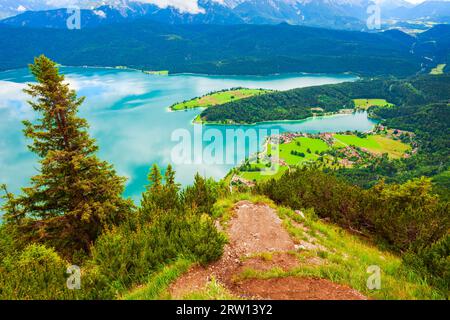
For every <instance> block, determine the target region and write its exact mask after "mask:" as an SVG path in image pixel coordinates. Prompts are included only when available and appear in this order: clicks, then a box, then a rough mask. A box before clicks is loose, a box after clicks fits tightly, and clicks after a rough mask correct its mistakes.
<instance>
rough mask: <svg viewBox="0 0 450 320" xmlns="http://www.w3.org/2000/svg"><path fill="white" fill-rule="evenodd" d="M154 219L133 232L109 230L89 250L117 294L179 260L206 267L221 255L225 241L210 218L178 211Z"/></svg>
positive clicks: (155, 216) (157, 214)
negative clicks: (186, 258)
mask: <svg viewBox="0 0 450 320" xmlns="http://www.w3.org/2000/svg"><path fill="white" fill-rule="evenodd" d="M153 216H154V220H153V221H152V222H151V223H149V224H146V225H144V226H142V227H138V228H137V229H135V230H132V229H129V228H127V227H122V228H115V229H114V230H111V231H110V232H108V233H106V234H104V235H103V236H101V237H100V238H99V239H98V241H97V242H96V244H95V246H94V247H93V249H92V264H93V265H96V266H98V268H99V272H100V274H101V275H102V276H103V277H104V279H106V282H108V283H109V285H108V286H109V287H110V288H112V289H113V290H115V293H116V294H117V293H120V291H121V290H124V289H126V288H128V287H130V285H132V284H133V283H137V282H143V281H145V279H146V278H147V277H148V275H149V274H151V273H152V272H153V271H155V270H158V269H160V268H161V267H163V266H164V265H165V264H167V263H169V262H171V261H172V260H175V259H176V258H177V257H179V256H185V257H188V258H191V259H192V260H193V261H198V262H200V263H203V264H205V263H208V262H210V261H213V260H216V259H218V258H219V257H220V256H221V255H222V252H223V246H224V244H225V242H226V239H225V237H224V236H223V235H222V234H220V233H219V232H218V231H217V229H216V228H215V226H214V223H213V221H212V220H211V219H210V218H209V217H207V216H206V217H205V216H199V215H198V214H186V213H184V212H178V211H169V212H163V213H161V212H160V213H154V214H153Z"/></svg>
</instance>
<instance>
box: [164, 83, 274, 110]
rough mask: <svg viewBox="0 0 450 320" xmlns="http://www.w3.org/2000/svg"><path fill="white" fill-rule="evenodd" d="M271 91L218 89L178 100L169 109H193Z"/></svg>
mask: <svg viewBox="0 0 450 320" xmlns="http://www.w3.org/2000/svg"><path fill="white" fill-rule="evenodd" d="M268 92H271V90H265V89H244V88H241V89H232V90H227V91H220V92H214V93H210V94H207V95H205V96H203V97H200V98H194V99H191V100H189V101H184V102H180V103H177V104H174V105H173V106H171V107H170V109H172V110H174V111H179V110H186V109H193V108H208V107H213V106H217V105H221V104H225V103H228V102H231V101H236V100H240V99H245V98H249V97H253V96H256V95H260V94H265V93H268Z"/></svg>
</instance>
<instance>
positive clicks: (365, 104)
mask: <svg viewBox="0 0 450 320" xmlns="http://www.w3.org/2000/svg"><path fill="white" fill-rule="evenodd" d="M353 102H354V103H355V108H356V109H362V110H367V109H369V108H370V107H392V106H393V104H392V103H389V102H387V101H386V100H385V99H353Z"/></svg>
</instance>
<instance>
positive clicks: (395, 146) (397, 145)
mask: <svg viewBox="0 0 450 320" xmlns="http://www.w3.org/2000/svg"><path fill="white" fill-rule="evenodd" d="M334 138H335V139H336V142H335V144H334V147H337V148H342V147H345V146H356V147H359V148H365V149H367V150H368V151H370V152H372V153H375V154H384V153H387V154H388V155H389V157H390V158H393V159H398V158H400V157H402V156H403V155H404V154H405V152H406V151H408V150H409V149H410V146H408V145H407V144H405V143H403V142H401V141H398V140H393V139H390V138H387V137H384V136H381V135H369V136H367V137H366V138H360V137H358V136H355V135H345V134H336V135H334Z"/></svg>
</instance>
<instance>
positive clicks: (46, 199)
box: [3, 56, 132, 256]
mask: <svg viewBox="0 0 450 320" xmlns="http://www.w3.org/2000/svg"><path fill="white" fill-rule="evenodd" d="M30 70H31V73H32V74H33V75H34V77H35V78H36V80H37V84H29V85H28V88H27V89H25V90H24V91H25V92H26V93H28V94H29V95H30V96H31V98H32V99H31V100H30V101H29V102H28V103H29V104H30V105H31V107H32V108H33V110H34V111H36V112H37V113H38V114H39V116H40V117H39V118H38V119H37V120H36V121H35V122H33V123H32V122H30V121H24V125H25V129H24V133H25V136H26V137H27V138H29V139H31V141H32V143H31V144H30V145H29V149H30V150H31V151H32V152H34V153H36V154H37V155H38V156H39V157H40V169H39V173H38V174H37V175H36V176H34V177H32V178H31V183H30V186H29V187H26V188H23V189H22V194H20V195H19V196H12V195H11V194H7V197H5V199H6V203H5V205H4V206H3V210H4V211H5V212H6V215H5V217H6V221H7V222H8V223H14V224H16V225H17V226H18V227H19V228H20V229H21V231H22V234H23V236H24V237H26V238H27V240H31V241H39V242H50V245H52V246H54V247H55V248H56V249H57V250H59V251H61V252H63V253H64V254H66V255H67V256H71V255H73V254H74V251H77V250H80V249H81V250H84V251H88V250H89V247H90V245H91V244H92V242H93V241H94V240H95V239H96V238H97V237H98V236H99V235H100V234H101V232H102V230H103V229H104V228H105V227H107V226H110V225H114V224H117V223H118V222H119V221H120V220H121V219H122V218H123V216H124V215H125V214H126V213H128V212H129V211H130V209H131V208H132V203H131V201H130V200H125V199H123V198H122V193H123V191H124V183H125V179H124V178H122V177H119V176H117V175H116V172H115V171H114V169H113V167H112V166H111V165H110V164H108V163H107V162H104V161H100V160H99V159H98V158H97V156H96V152H97V150H98V147H97V145H96V143H95V140H94V139H92V138H91V137H90V136H89V133H88V131H87V130H88V123H87V121H86V120H85V119H83V118H80V117H78V116H77V112H78V108H79V107H80V106H81V105H82V103H83V101H84V98H78V97H77V95H76V92H75V91H74V90H71V89H70V88H69V85H68V84H67V83H66V82H65V79H64V76H63V75H61V74H59V69H58V67H57V66H56V63H55V62H53V61H51V60H50V59H48V58H46V57H45V56H40V57H38V58H35V60H34V64H32V65H30Z"/></svg>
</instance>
